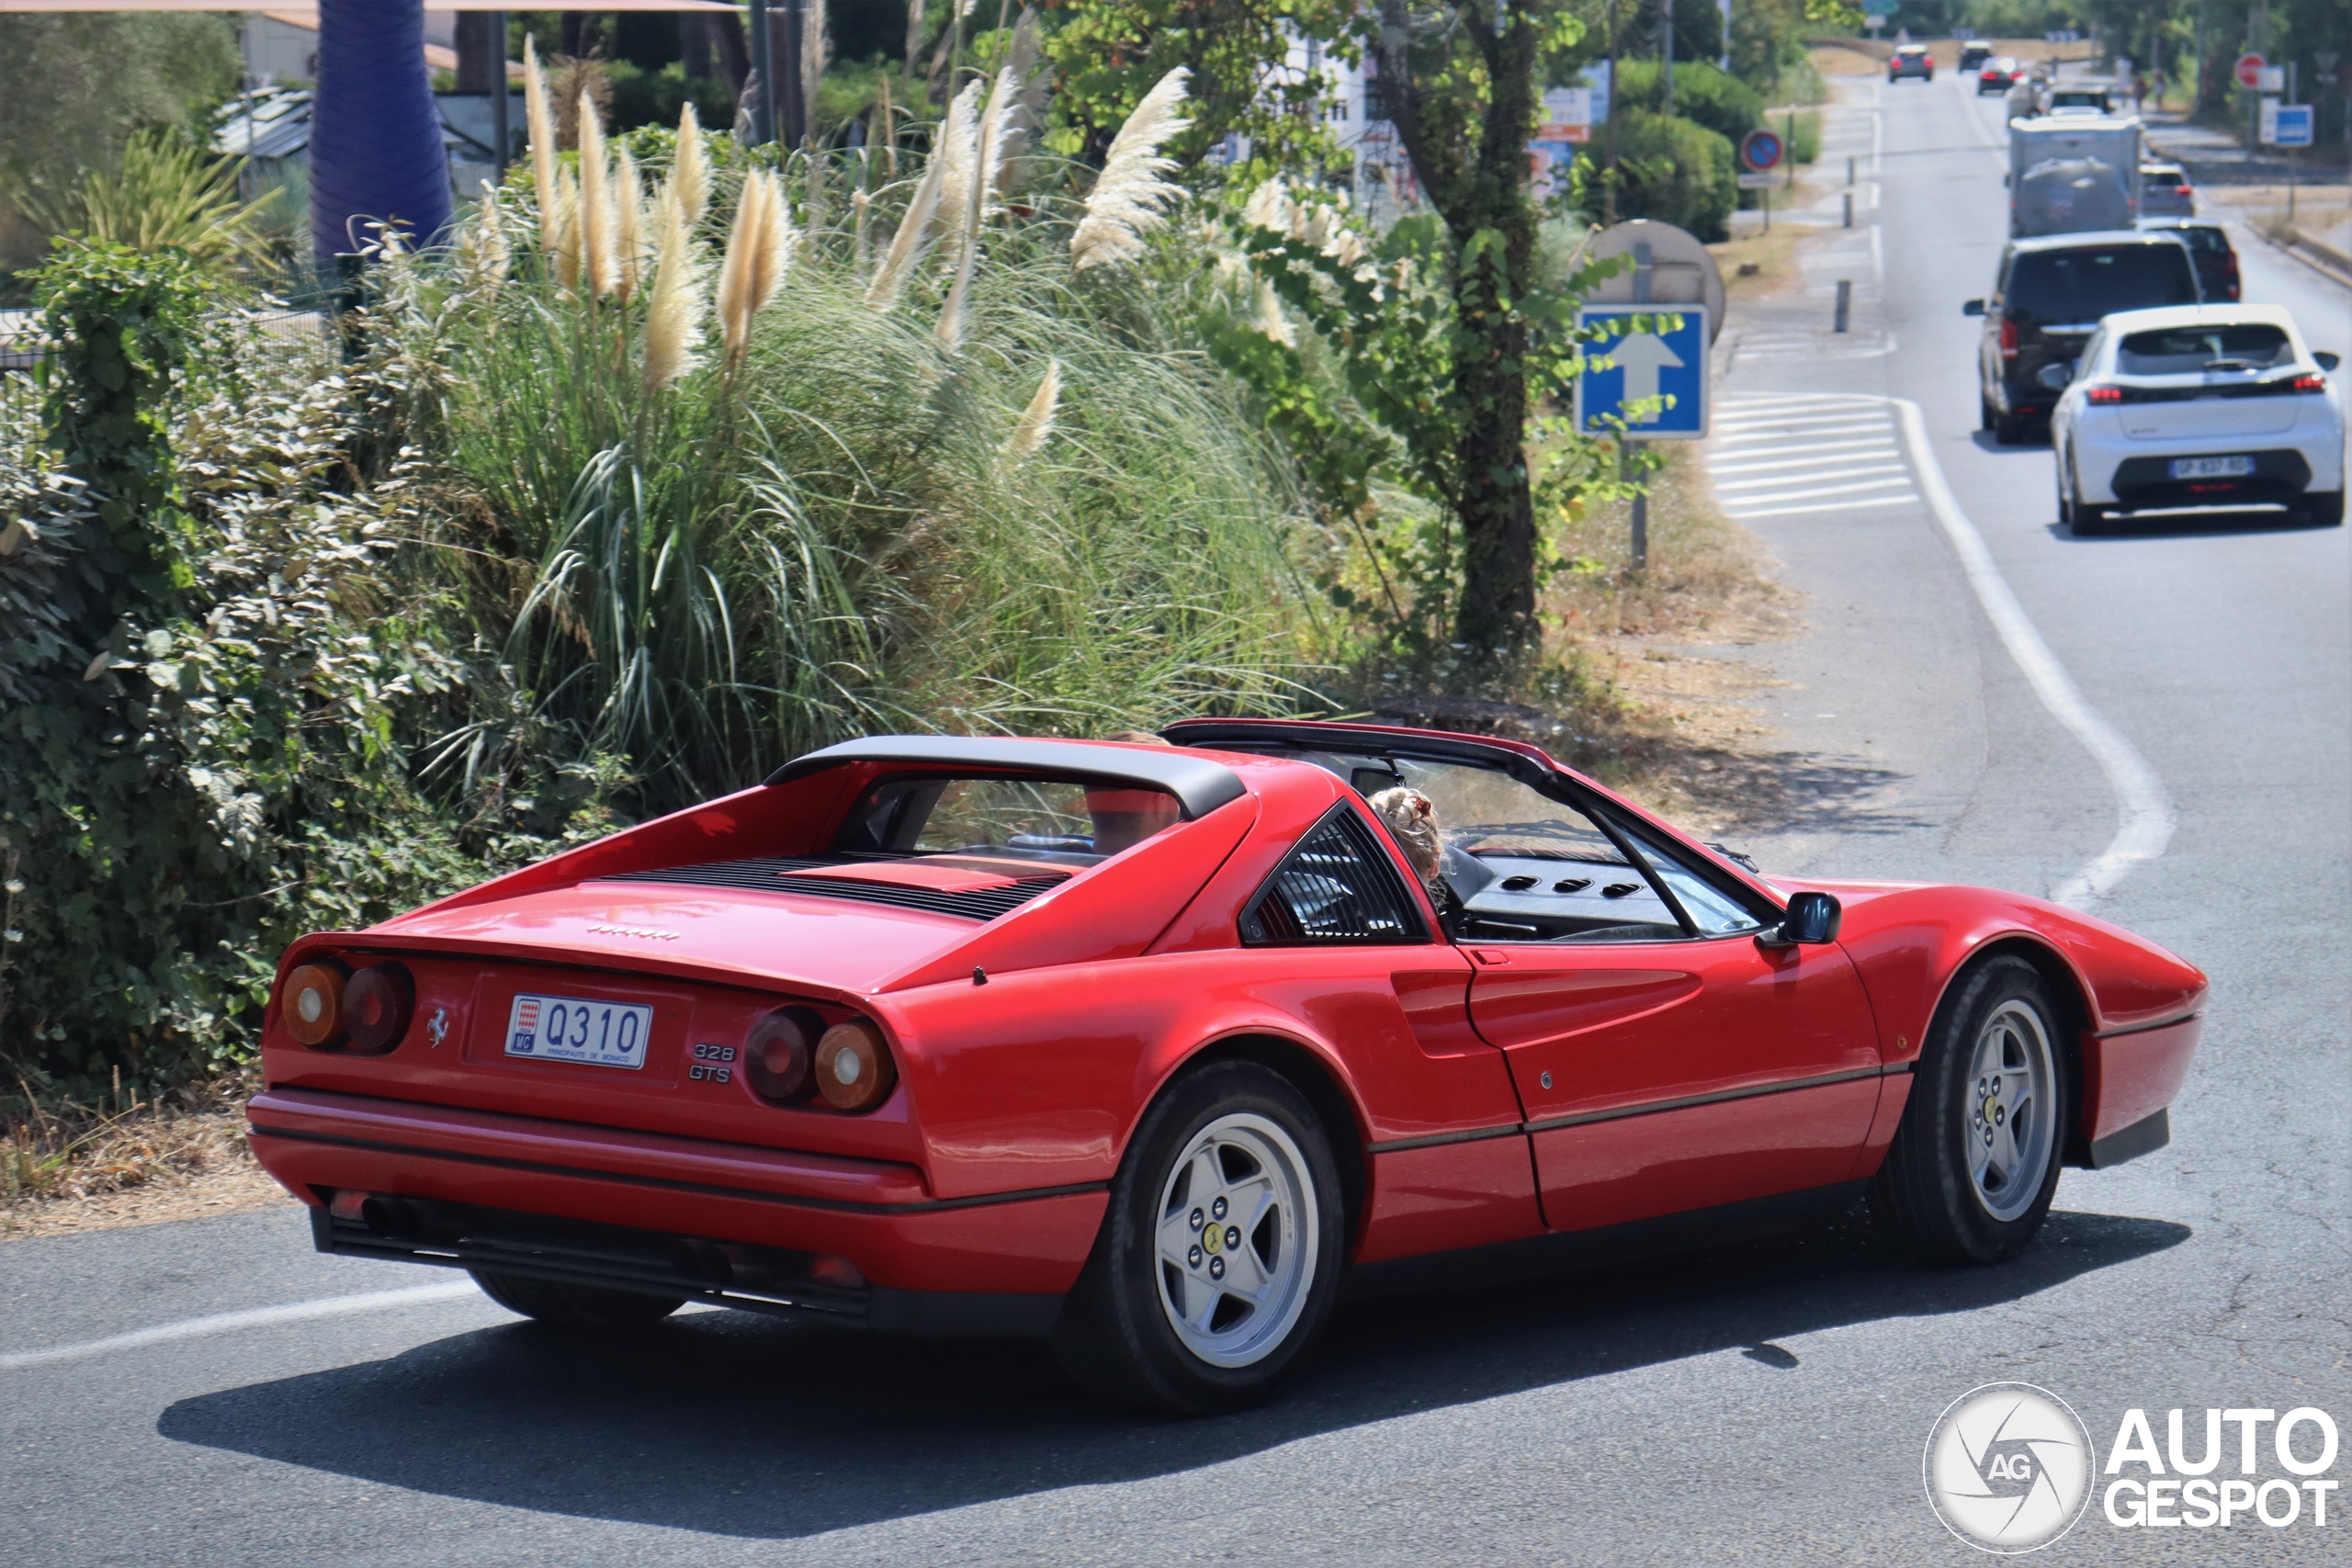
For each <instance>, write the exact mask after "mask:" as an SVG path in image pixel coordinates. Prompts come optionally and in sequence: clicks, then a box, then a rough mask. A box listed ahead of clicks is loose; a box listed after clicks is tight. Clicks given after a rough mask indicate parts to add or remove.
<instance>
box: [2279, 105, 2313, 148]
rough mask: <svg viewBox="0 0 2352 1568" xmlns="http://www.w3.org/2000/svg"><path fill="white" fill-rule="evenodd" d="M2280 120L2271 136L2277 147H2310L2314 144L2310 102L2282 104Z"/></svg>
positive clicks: (2280, 106)
mask: <svg viewBox="0 0 2352 1568" xmlns="http://www.w3.org/2000/svg"><path fill="white" fill-rule="evenodd" d="M2277 112H2278V120H2277V123H2276V124H2275V126H2274V127H2273V134H2272V136H2271V138H2270V142H2271V145H2273V146H2275V147H2308V146H2310V145H2311V144H2312V107H2311V105H2309V104H2280V105H2279V106H2278V111H2277Z"/></svg>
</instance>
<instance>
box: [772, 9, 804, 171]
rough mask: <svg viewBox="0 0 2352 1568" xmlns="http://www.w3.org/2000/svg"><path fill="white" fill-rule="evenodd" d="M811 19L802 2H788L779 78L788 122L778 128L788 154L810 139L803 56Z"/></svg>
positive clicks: (777, 72)
mask: <svg viewBox="0 0 2352 1568" xmlns="http://www.w3.org/2000/svg"><path fill="white" fill-rule="evenodd" d="M808 28H809V17H808V14H807V12H806V11H804V10H803V9H802V5H801V0H784V64H783V65H782V66H781V67H779V68H778V69H777V71H776V74H777V75H779V76H781V77H783V78H784V99H783V102H784V121H783V123H782V124H781V125H780V126H779V127H777V129H778V130H779V131H781V132H782V134H783V138H784V150H785V152H786V153H787V154H788V153H790V152H791V151H792V150H793V149H794V148H796V147H797V146H799V145H800V143H801V142H802V141H805V140H807V139H808V135H809V105H808V103H807V102H806V100H807V98H808V96H809V95H808V94H807V93H806V92H805V91H804V90H803V89H804V88H805V86H806V85H807V84H805V83H804V82H802V80H801V70H800V55H801V44H802V42H803V41H804V39H803V37H802V35H803V34H805V33H806V32H807V31H808Z"/></svg>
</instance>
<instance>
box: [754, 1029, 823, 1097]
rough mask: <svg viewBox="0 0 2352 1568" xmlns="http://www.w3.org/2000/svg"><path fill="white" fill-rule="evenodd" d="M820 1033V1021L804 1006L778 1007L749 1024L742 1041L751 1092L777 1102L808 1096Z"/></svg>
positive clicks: (813, 1085) (812, 1081) (812, 1082)
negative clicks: (747, 1035)
mask: <svg viewBox="0 0 2352 1568" xmlns="http://www.w3.org/2000/svg"><path fill="white" fill-rule="evenodd" d="M824 1032H825V1024H824V1021H823V1020H821V1019H820V1018H819V1017H818V1016H817V1015H816V1014H815V1013H813V1012H810V1011H809V1010H808V1009H807V1008H778V1009H776V1010H775V1011H774V1012H772V1013H769V1014H768V1015H767V1016H766V1017H765V1018H763V1019H761V1020H760V1021H759V1022H757V1023H755V1024H753V1025H752V1032H751V1035H750V1037H749V1038H748V1039H746V1040H745V1041H744V1043H743V1076H744V1077H747V1078H749V1079H751V1081H752V1091H753V1092H754V1093H756V1094H758V1095H759V1097H760V1098H761V1099H762V1100H772V1101H774V1102H775V1104H778V1105H789V1104H791V1103H793V1102H794V1101H796V1100H806V1099H808V1098H809V1091H810V1090H811V1089H814V1088H815V1087H816V1085H815V1080H814V1079H813V1077H811V1073H812V1071H813V1066H814V1062H815V1058H816V1055H817V1043H818V1041H819V1040H820V1038H822V1036H823V1035H824Z"/></svg>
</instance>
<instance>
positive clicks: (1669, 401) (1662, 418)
mask: <svg viewBox="0 0 2352 1568" xmlns="http://www.w3.org/2000/svg"><path fill="white" fill-rule="evenodd" d="M1645 248H1646V247H1637V249H1636V251H1635V254H1636V255H1637V256H1639V254H1640V251H1641V250H1642V249H1645ZM1634 276H1635V278H1636V279H1637V280H1638V279H1639V278H1640V276H1641V268H1640V266H1639V265H1638V263H1637V265H1636V269H1635V273H1634ZM1647 292H1648V290H1647V289H1645V288H1640V287H1638V286H1637V287H1636V288H1635V289H1634V295H1635V299H1634V303H1633V304H1631V305H1607V306H1597V307H1596V306H1587V307H1586V308H1585V309H1584V310H1580V311H1578V312H1577V325H1579V326H1581V327H1584V328H1586V329H1587V330H1588V331H1592V330H1593V329H1598V332H1597V333H1596V335H1594V336H1592V337H1591V338H1589V339H1588V340H1587V342H1586V344H1585V355H1586V361H1587V363H1586V366H1585V370H1584V374H1583V375H1581V376H1579V377H1577V408H1576V420H1577V431H1578V432H1579V433H1580V434H1586V435H1600V436H1614V437H1615V438H1616V440H1617V443H1618V474H1619V477H1620V478H1623V477H1624V476H1625V473H1626V470H1627V468H1628V467H1629V466H1630V464H1631V462H1632V460H1633V458H1634V455H1635V454H1636V453H1638V452H1639V451H1640V450H1641V448H1640V446H1639V445H1638V443H1637V441H1636V439H1635V438H1636V436H1637V435H1638V437H1639V439H1640V440H1644V441H1698V440H1702V439H1704V438H1705V436H1706V434H1707V414H1708V410H1709V407H1710V405H1711V402H1712V400H1711V398H1710V397H1709V395H1708V387H1707V368H1708V366H1707V359H1708V355H1707V341H1708V340H1707V310H1706V307H1705V306H1703V305H1666V306H1658V305H1653V304H1651V303H1650V302H1649V301H1648V300H1647V299H1642V298H1641V296H1642V295H1645V294H1646V293H1647ZM1643 317H1649V318H1651V320H1650V321H1648V322H1647V323H1644V322H1643V321H1641V320H1640V318H1643ZM1658 317H1666V318H1667V319H1668V320H1674V319H1678V318H1679V321H1680V325H1679V326H1676V327H1674V328H1672V329H1670V330H1668V329H1667V328H1666V326H1665V323H1664V322H1663V321H1658V320H1657V318H1658ZM1596 360H1599V361H1605V362H1606V368H1603V367H1600V366H1599V365H1596V364H1594V363H1592V362H1593V361H1596ZM1632 532H1633V539H1632V545H1633V560H1634V570H1635V571H1640V570H1644V569H1645V568H1646V567H1647V566H1648V565H1649V553H1650V551H1649V495H1648V493H1647V492H1646V491H1635V492H1634V508H1633V529H1632Z"/></svg>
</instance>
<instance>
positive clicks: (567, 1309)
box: [467, 1269, 686, 1329]
mask: <svg viewBox="0 0 2352 1568" xmlns="http://www.w3.org/2000/svg"><path fill="white" fill-rule="evenodd" d="M467 1272H468V1273H469V1274H471V1275H472V1276H473V1277H474V1283H475V1284H477V1285H480V1286H481V1289H482V1294H484V1295H486V1296H488V1297H489V1298H490V1299H491V1300H492V1301H494V1302H496V1303H498V1304H499V1305H500V1306H503V1307H504V1308H505V1309H506V1310H507V1311H508V1312H515V1313H520V1314H523V1315H524V1316H525V1317H535V1318H537V1319H538V1320H539V1321H540V1322H541V1323H545V1324H551V1325H554V1326H555V1327H558V1328H594V1329H612V1328H643V1327H645V1326H646V1325H649V1324H654V1323H659V1322H661V1321H662V1319H663V1318H665V1317H667V1316H669V1315H670V1314H672V1313H673V1312H675V1311H677V1310H678V1309H679V1308H680V1307H682V1306H684V1305H685V1304H686V1303H685V1298H684V1297H683V1296H648V1295H639V1294H638V1293H637V1292H635V1291H606V1290H600V1289H598V1288H597V1287H596V1286H594V1285H571V1284H566V1283H563V1282H562V1281H560V1280H539V1279H534V1278H532V1277H531V1276H530V1275H528V1274H502V1273H499V1272H497V1271H495V1270H493V1269H468V1270H467Z"/></svg>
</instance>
